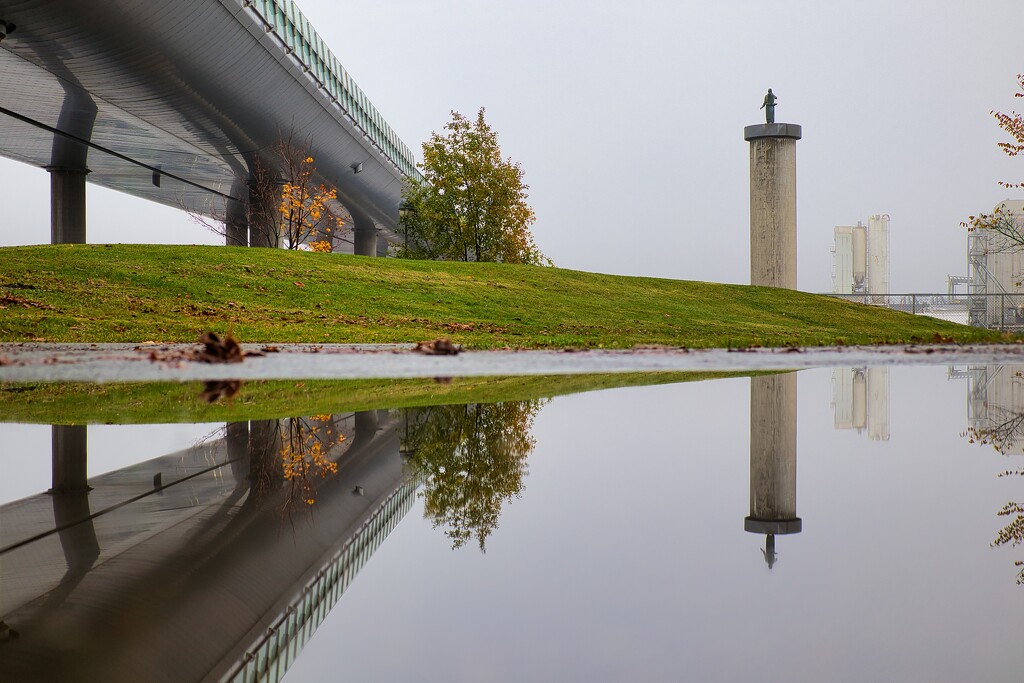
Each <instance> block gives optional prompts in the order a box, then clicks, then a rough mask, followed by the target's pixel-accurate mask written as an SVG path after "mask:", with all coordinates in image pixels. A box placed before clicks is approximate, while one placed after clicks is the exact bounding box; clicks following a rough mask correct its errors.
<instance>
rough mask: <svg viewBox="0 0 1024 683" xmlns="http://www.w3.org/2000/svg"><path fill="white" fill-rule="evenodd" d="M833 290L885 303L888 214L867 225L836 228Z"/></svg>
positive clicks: (859, 223) (875, 217) (869, 220)
mask: <svg viewBox="0 0 1024 683" xmlns="http://www.w3.org/2000/svg"><path fill="white" fill-rule="evenodd" d="M832 291H833V293H835V294H864V295H865V303H874V304H884V303H885V296H884V295H885V294H888V293H889V214H875V215H873V216H871V217H870V218H868V224H867V225H866V226H865V225H864V224H863V223H861V222H860V221H857V225H837V226H836V228H835V246H834V247H833V248H832ZM867 295H871V296H867Z"/></svg>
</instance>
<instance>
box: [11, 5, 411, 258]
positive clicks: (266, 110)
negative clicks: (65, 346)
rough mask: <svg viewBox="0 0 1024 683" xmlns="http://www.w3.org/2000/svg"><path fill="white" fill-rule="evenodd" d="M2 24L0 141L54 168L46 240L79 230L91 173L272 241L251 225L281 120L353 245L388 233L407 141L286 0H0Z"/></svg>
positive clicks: (237, 233) (253, 239) (255, 240)
mask: <svg viewBox="0 0 1024 683" xmlns="http://www.w3.org/2000/svg"><path fill="white" fill-rule="evenodd" d="M0 33H3V34H5V36H4V37H2V40H0V154H2V155H3V156H6V157H9V158H12V159H16V160H19V161H23V162H25V163H29V164H32V165H34V166H38V167H41V168H45V169H46V170H47V171H49V173H50V178H51V242H53V243H83V242H85V241H86V225H85V182H86V181H88V182H92V183H95V184H97V185H102V186H104V187H109V188H112V189H115V190H121V191H123V192H127V193H129V194H132V195H135V196H138V197H142V198H145V199H149V200H152V201H156V202H160V203H162V204H166V205H169V206H174V207H179V208H182V209H185V210H188V211H191V212H194V213H198V214H203V215H215V216H219V217H223V218H224V219H225V220H226V229H225V232H226V241H227V243H228V244H238V245H251V246H272V244H270V242H272V240H270V239H268V236H267V234H266V230H265V226H258V225H250V224H249V223H251V222H252V221H251V220H250V216H251V215H253V213H252V212H251V211H249V210H248V209H249V207H250V206H252V204H253V203H254V202H259V201H265V200H266V199H267V198H266V197H258V196H254V194H256V190H255V189H254V188H255V185H254V183H253V179H254V169H255V168H256V166H257V165H258V164H259V163H261V162H262V163H263V164H264V165H269V167H270V168H273V165H274V163H273V158H272V156H273V155H272V149H273V148H274V146H275V145H276V144H277V143H278V142H279V141H280V140H281V138H282V137H284V136H287V135H288V134H290V133H294V134H295V135H296V137H298V138H300V139H303V140H305V139H308V140H310V141H311V143H312V153H313V155H314V157H315V159H316V161H315V164H316V168H317V174H318V176H319V178H318V180H320V181H323V182H325V183H327V184H329V185H332V186H334V187H335V188H337V191H338V202H339V204H340V205H341V206H340V207H337V208H338V209H343V210H344V212H347V213H348V214H350V215H351V218H352V224H353V227H354V233H355V237H354V250H355V252H356V253H360V254H365V255H373V254H375V253H377V252H378V249H379V250H380V251H381V252H383V251H384V250H385V249H386V242H385V240H386V239H391V240H394V239H396V235H395V234H394V232H393V231H394V228H395V226H396V224H397V221H398V205H399V202H400V197H401V187H402V183H403V180H404V179H405V178H406V177H408V176H417V175H418V172H417V170H416V165H415V159H414V157H413V155H412V152H411V151H410V149H409V147H408V146H407V145H405V143H403V142H402V141H401V139H399V137H398V135H397V134H396V133H395V132H394V131H393V130H392V129H391V127H390V126H389V125H388V123H387V121H385V120H384V118H383V117H382V116H381V114H380V113H379V112H378V111H377V110H376V108H374V106H373V104H371V103H370V101H369V99H368V98H367V97H366V95H365V94H364V93H363V91H362V90H361V89H360V88H359V86H357V85H356V83H355V81H354V80H353V79H352V78H351V76H350V75H349V74H348V72H347V71H346V70H345V69H344V67H343V66H342V65H341V63H340V62H339V61H338V60H337V58H336V57H335V56H334V54H333V53H332V52H331V51H330V49H329V48H328V47H327V46H326V45H325V44H324V42H323V40H322V39H321V38H320V36H319V35H318V34H317V33H316V31H315V30H314V29H313V27H312V26H311V25H310V23H309V21H308V20H307V19H306V18H305V17H304V16H303V15H302V13H301V12H300V11H299V9H298V7H297V6H296V4H295V3H294V2H293V1H292V0H177V1H175V2H152V0H105V1H104V2H103V3H95V2H83V1H82V0H0ZM264 194H265V192H264ZM138 229H139V230H140V231H144V230H146V229H147V228H146V227H145V226H139V227H138ZM378 235H382V236H383V237H384V238H385V239H384V240H380V242H381V244H380V246H379V247H378Z"/></svg>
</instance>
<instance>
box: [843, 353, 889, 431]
mask: <svg viewBox="0 0 1024 683" xmlns="http://www.w3.org/2000/svg"><path fill="white" fill-rule="evenodd" d="M832 408H833V409H834V410H835V426H836V429H856V430H857V433H858V434H859V433H861V432H863V431H864V430H865V429H867V430H868V438H870V439H871V440H872V441H888V440H889V368H886V367H860V368H836V369H834V370H833V371H832Z"/></svg>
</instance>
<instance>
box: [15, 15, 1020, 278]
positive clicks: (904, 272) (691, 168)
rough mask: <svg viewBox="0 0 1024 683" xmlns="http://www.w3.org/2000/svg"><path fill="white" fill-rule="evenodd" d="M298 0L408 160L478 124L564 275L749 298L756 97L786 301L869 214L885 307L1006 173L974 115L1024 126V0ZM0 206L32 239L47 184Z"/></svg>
mask: <svg viewBox="0 0 1024 683" xmlns="http://www.w3.org/2000/svg"><path fill="white" fill-rule="evenodd" d="M299 6H300V7H301V8H302V10H303V11H304V12H305V14H306V15H307V17H309V19H310V20H311V21H312V23H313V25H314V26H315V27H316V28H317V30H318V31H319V33H320V34H321V36H322V37H323V38H324V39H325V40H326V41H327V43H328V44H329V45H330V46H331V48H332V50H333V51H334V53H335V54H336V55H337V56H338V58H339V59H340V60H341V61H342V62H343V63H344V64H345V66H346V68H347V69H348V70H349V72H350V73H351V74H352V75H353V76H354V78H355V79H356V81H357V82H358V83H359V85H360V86H361V87H362V88H363V90H364V91H365V92H366V93H367V95H368V96H369V97H370V99H371V100H372V101H373V102H374V104H375V105H376V107H377V108H378V109H379V110H380V111H381V113H382V114H383V115H384V117H385V118H386V119H387V120H388V122H389V123H390V124H391V126H392V127H393V128H394V129H395V130H396V131H397V132H398V134H399V135H400V136H401V137H402V138H403V139H404V140H405V142H406V143H407V144H409V146H410V147H412V148H413V149H414V150H417V152H418V151H419V145H420V143H421V142H422V141H423V140H424V139H426V138H427V136H428V135H429V134H430V133H431V131H434V130H440V129H441V127H442V126H443V125H444V123H445V122H446V121H447V120H448V118H449V114H448V112H449V111H450V110H451V109H457V110H459V111H461V112H463V113H466V114H470V113H472V112H474V111H475V110H476V109H477V108H479V107H480V106H485V107H486V108H487V112H488V115H487V118H488V120H489V122H490V123H491V124H492V126H493V127H494V128H495V130H497V131H498V133H499V139H500V142H501V145H502V148H503V151H504V152H505V154H506V155H507V156H511V157H512V158H513V159H515V160H517V161H519V162H521V163H522V165H523V168H524V170H525V172H526V181H527V182H528V183H529V185H530V187H531V189H530V198H531V202H532V204H533V206H534V208H535V209H536V211H537V216H538V220H537V223H536V225H535V228H534V235H535V237H536V240H537V243H538V244H539V246H540V247H541V249H542V250H544V251H545V253H547V254H548V255H549V256H550V257H551V258H552V259H554V261H555V263H556V265H558V266H562V267H566V268H576V269H582V270H593V271H601V272H608V273H622V274H630V275H653V276H658V277H668V278H678V279H698V280H715V281H721V282H736V283H747V282H748V281H749V253H748V249H747V242H748V236H749V217H748V157H747V143H746V142H744V141H743V136H742V130H743V126H744V125H748V124H752V123H758V122H761V121H763V115H762V113H761V112H759V111H758V107H759V106H760V104H761V98H762V96H763V94H764V91H765V89H767V88H768V87H771V88H773V89H774V91H775V93H776V94H777V95H778V96H779V103H778V109H777V114H776V120H777V121H782V122H790V123H798V124H801V125H802V126H803V130H804V139H803V140H801V141H800V142H799V143H797V183H798V206H799V217H798V245H799V270H798V273H799V286H800V288H801V289H804V290H808V291H828V290H830V289H831V275H830V273H831V258H830V254H829V249H830V247H831V246H832V228H833V226H835V225H844V224H852V223H855V222H856V221H857V220H864V221H865V222H866V221H867V217H868V216H869V215H871V214H874V213H888V214H890V216H891V218H892V222H891V227H890V250H891V264H892V290H893V291H944V290H945V276H946V275H947V274H949V273H957V274H963V273H964V272H965V270H966V256H965V235H964V232H963V229H962V228H960V227H959V222H960V221H961V220H963V219H964V218H965V217H966V216H967V215H968V214H971V213H975V212H977V211H978V210H984V209H990V208H991V207H992V206H993V205H995V204H996V203H997V202H998V201H1000V200H1001V199H1004V198H1006V197H1008V196H1012V194H1011V193H1010V192H1009V191H1006V190H1003V189H1002V188H1000V187H998V185H997V184H996V181H997V180H999V179H1018V180H1020V179H1024V159H1009V158H1006V157H1005V156H1004V155H1003V154H1002V153H1001V152H1000V151H999V150H998V149H997V148H996V146H995V144H996V142H998V141H999V140H1001V139H1002V136H1001V135H1000V131H999V130H998V128H997V127H996V125H995V122H994V120H993V119H992V118H991V117H990V116H989V111H990V110H992V109H1003V110H1009V109H1013V108H1016V109H1018V110H1020V109H1024V102H1022V100H1019V99H1014V98H1013V93H1014V92H1015V88H1016V82H1015V78H1014V77H1015V74H1017V73H1019V72H1022V71H1024V41H1021V40H1020V37H1019V26H1020V19H1021V15H1022V13H1024V10H1022V7H1021V4H1020V0H980V1H979V2H972V3H968V2H962V1H959V0H958V1H956V2H950V1H944V0H881V1H880V0H863V1H861V2H849V3H841V4H840V3H832V2H820V1H819V2H763V1H761V2H753V1H751V2H747V1H740V0H720V1H719V2H715V3H711V2H692V1H689V2H686V1H679V0H674V1H664V2H659V1H655V0H633V1H632V2H629V3H626V2H621V3H620V2H607V1H605V2H595V1H593V0H561V1H560V2H557V3H554V2H550V0H519V1H518V2H515V3H498V2H479V0H388V1H387V2H380V3H355V2H349V1H345V2H339V1H338V0H300V2H299ZM418 156H419V155H418V154H417V157H418ZM0 188H3V189H2V194H0V196H3V198H4V212H3V216H2V217H0V221H2V223H0V244H5V245H10V244H34V243H43V242H46V241H48V240H49V215H48V210H47V207H48V201H49V200H48V192H49V181H48V178H47V174H46V173H45V171H42V170H40V169H35V168H32V167H29V166H26V165H23V164H19V163H16V162H12V161H7V160H0ZM1018 196H1020V193H1018ZM88 201H89V205H88V211H89V217H88V220H89V241H90V242H153V241H163V242H177V243H194V242H210V243H216V242H218V241H219V240H218V239H217V238H216V237H215V236H213V235H211V234H208V233H206V232H204V231H203V230H202V229H201V228H198V227H196V226H194V225H192V224H191V223H190V221H189V219H188V217H187V216H185V215H183V214H181V213H180V212H178V211H176V210H173V209H168V208H165V207H161V206H158V205H154V204H150V203H147V202H144V201H142V200H137V199H134V198H132V197H129V196H127V195H122V194H118V193H114V192H110V191H107V190H103V189H100V188H96V187H92V186H90V188H89V200H88Z"/></svg>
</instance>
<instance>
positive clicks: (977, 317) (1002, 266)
mask: <svg viewBox="0 0 1024 683" xmlns="http://www.w3.org/2000/svg"><path fill="white" fill-rule="evenodd" d="M991 222H992V227H991V228H978V229H974V230H972V231H970V232H969V233H968V234H967V297H968V324H970V325H975V326H978V327H998V328H1000V329H1006V328H1010V327H1020V326H1024V246H1022V244H1021V240H1022V239H1024V200H1020V199H1016V200H1009V199H1007V200H1005V201H1003V202H1000V203H999V204H998V205H997V206H996V207H995V209H993V217H992V220H991Z"/></svg>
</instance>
